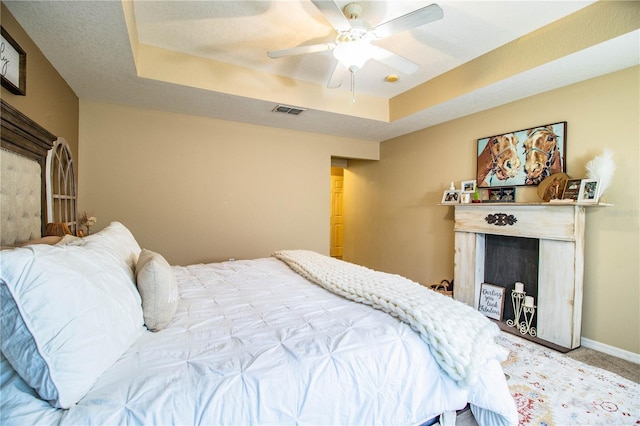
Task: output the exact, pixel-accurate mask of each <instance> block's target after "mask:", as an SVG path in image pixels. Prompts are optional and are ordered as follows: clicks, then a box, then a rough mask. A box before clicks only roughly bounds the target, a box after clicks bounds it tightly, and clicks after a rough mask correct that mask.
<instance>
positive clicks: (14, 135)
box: [0, 99, 57, 245]
mask: <svg viewBox="0 0 640 426" xmlns="http://www.w3.org/2000/svg"><path fill="white" fill-rule="evenodd" d="M0 103H1V106H2V109H1V115H0V122H1V127H0V148H2V150H3V152H2V153H1V154H2V160H0V169H1V173H2V175H1V176H2V179H1V181H0V184H1V185H2V190H1V191H0V194H2V210H3V212H2V217H3V219H6V218H9V220H10V221H11V224H8V223H5V222H4V220H3V223H2V226H1V228H2V231H1V243H2V245H13V244H14V243H16V242H23V241H20V240H26V239H28V238H25V237H20V236H24V235H30V237H31V238H33V237H36V238H37V237H40V236H42V235H44V230H45V226H46V224H47V222H48V221H47V203H46V194H47V191H46V160H47V153H48V151H49V150H50V149H51V147H52V146H53V142H54V141H55V140H56V139H57V137H56V136H55V135H54V134H52V133H51V132H49V131H47V130H46V129H44V128H43V127H42V126H40V125H39V124H38V123H36V122H35V121H33V120H31V119H30V118H29V117H27V116H26V115H24V114H23V113H21V112H20V111H18V110H17V109H15V108H14V107H12V106H11V105H9V104H8V103H7V102H5V101H4V100H2V99H0ZM6 152H9V154H7V153H6ZM16 154H17V155H16ZM16 157H19V158H16ZM25 158H26V159H28V160H25ZM22 160H25V161H35V162H36V163H37V165H38V166H39V168H40V179H39V182H40V183H39V188H37V189H36V188H31V187H29V188H24V187H23V185H22V184H21V183H22V181H23V180H24V178H23V177H19V175H17V174H18V173H20V172H21V171H23V170H22V168H21V167H20V166H18V167H16V166H15V165H16V164H21V163H20V161H22ZM22 164H27V167H29V163H22ZM30 177H33V176H30ZM12 179H13V180H14V181H17V182H19V183H20V184H19V185H17V186H18V188H17V190H18V191H23V192H22V193H17V196H18V198H17V199H13V197H14V196H15V194H16V193H13V194H11V193H8V191H6V187H5V185H6V184H9V181H11V180H12ZM35 179H36V180H37V177H35ZM27 191H29V192H30V191H35V192H38V191H39V192H40V197H39V198H40V206H39V212H37V211H35V212H34V211H21V208H22V207H23V206H22V203H19V202H18V201H19V200H21V199H22V197H27V196H28V192H27ZM8 195H9V197H7V196H8ZM29 210H34V208H33V207H31V208H30V209H29ZM35 210H37V208H36V209H35ZM38 214H39V218H40V220H39V222H40V223H39V225H35V228H39V229H34V225H32V222H33V220H32V219H33V216H34V215H38ZM30 228H31V229H30ZM34 232H37V233H38V234H39V235H35V236H33V235H31V234H33V233H34ZM16 235H17V237H16Z"/></svg>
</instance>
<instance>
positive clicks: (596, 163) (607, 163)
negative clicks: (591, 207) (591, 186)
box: [586, 149, 616, 195]
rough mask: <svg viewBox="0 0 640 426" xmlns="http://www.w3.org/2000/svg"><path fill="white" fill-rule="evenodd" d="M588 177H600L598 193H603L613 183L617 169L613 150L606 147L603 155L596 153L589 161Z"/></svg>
mask: <svg viewBox="0 0 640 426" xmlns="http://www.w3.org/2000/svg"><path fill="white" fill-rule="evenodd" d="M586 167H587V177H588V178H589V179H598V186H599V187H600V188H599V190H598V194H599V195H602V194H603V193H604V191H605V190H606V189H607V188H608V187H609V185H611V180H612V179H613V172H615V170H616V164H615V163H614V162H613V151H611V150H610V149H605V150H604V151H603V152H602V154H601V155H596V156H595V157H594V159H593V160H591V161H589V162H588V163H587V166H586Z"/></svg>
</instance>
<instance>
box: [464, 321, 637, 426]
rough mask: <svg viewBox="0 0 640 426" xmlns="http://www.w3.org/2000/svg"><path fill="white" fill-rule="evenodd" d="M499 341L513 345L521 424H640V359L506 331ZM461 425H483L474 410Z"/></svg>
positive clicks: (510, 364) (512, 376) (508, 368)
mask: <svg viewBox="0 0 640 426" xmlns="http://www.w3.org/2000/svg"><path fill="white" fill-rule="evenodd" d="M499 342H500V344H502V345H504V346H506V347H507V348H508V349H509V350H510V351H511V355H510V356H509V359H508V360H507V361H505V362H504V363H503V368H504V370H505V373H506V374H507V376H508V377H509V379H508V382H507V383H508V384H509V388H510V389H511V393H512V395H513V396H514V400H515V401H516V405H517V406H518V412H519V414H520V424H521V425H541V424H547V425H549V426H551V425H558V424H561V425H584V424H593V425H596V424H598V425H638V424H640V385H638V383H640V380H639V379H640V364H635V363H633V362H629V361H626V360H623V359H620V358H616V357H613V356H611V355H607V354H603V353H601V352H597V351H594V350H592V349H588V348H579V349H576V350H573V351H571V352H569V353H567V354H562V353H560V352H556V351H554V350H551V349H548V348H545V347H542V346H540V345H536V344H535V343H531V342H529V341H526V340H524V339H521V338H519V337H517V336H513V335H510V334H506V333H503V334H502V336H501V339H500V340H499ZM593 367H596V368H593ZM610 373H613V374H610ZM456 426H477V423H476V421H475V419H474V418H473V414H472V413H471V411H470V410H466V411H464V412H461V413H458V416H457V418H456Z"/></svg>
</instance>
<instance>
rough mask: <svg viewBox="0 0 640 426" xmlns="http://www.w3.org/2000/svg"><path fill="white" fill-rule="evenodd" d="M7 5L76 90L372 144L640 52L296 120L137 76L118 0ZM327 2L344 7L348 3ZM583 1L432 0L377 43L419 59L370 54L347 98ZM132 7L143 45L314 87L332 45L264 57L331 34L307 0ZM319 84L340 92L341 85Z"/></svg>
mask: <svg viewBox="0 0 640 426" xmlns="http://www.w3.org/2000/svg"><path fill="white" fill-rule="evenodd" d="M4 3H5V4H6V5H7V7H8V9H9V10H10V12H11V13H12V15H13V16H14V17H15V18H16V19H17V21H18V22H19V23H20V24H21V25H22V27H23V28H24V29H25V31H26V32H27V33H28V34H29V36H30V37H31V38H32V39H33V40H34V42H35V43H36V44H37V45H38V46H39V47H40V49H41V50H42V52H43V53H44V55H45V56H46V57H47V58H48V59H49V61H50V62H51V63H52V64H53V66H54V67H55V68H56V69H57V70H58V72H59V73H60V74H61V75H62V77H63V78H64V79H65V80H66V81H67V83H68V84H69V85H70V86H71V88H72V89H73V90H74V92H75V93H76V94H77V95H78V97H79V98H80V99H86V100H95V101H102V102H110V103H117V104H125V105H132V106H139V107H144V108H152V109H158V110H167V111H174V112H178V113H186V114H194V115H202V116H208V117H215V118H221V119H227V120H234V121H240V122H248V123H255V124H261V125H269V126H275V127H285V128H291V129H297V130H304V131H311V132H318V133H326V134H332V135H337V136H345V137H351V138H357V139H365V140H371V141H382V140H386V139H389V138H392V137H395V136H399V135H402V134H405V133H409V132H412V131H415V130H418V129H421V128H424V127H427V126H429V125H433V124H437V123H440V122H444V121H448V120H451V119H454V118H457V117H461V116H464V115H467V114H470V113H473V112H476V111H479V110H482V109H486V108H489V107H492V106H497V105H501V104H504V103H507V102H511V101H514V100H517V99H521V98H523V97H526V96H530V95H533V94H536V93H540V92H543V91H546V90H551V89H554V88H557V87H561V86H564V85H567V84H571V83H574V82H577V81H581V80H584V79H587V78H591V77H595V76H598V75H602V74H605V73H608V72H612V71H616V70H618V69H622V68H626V67H629V66H632V65H636V64H638V63H639V58H638V56H640V54H639V53H638V43H639V42H638V38H639V37H638V34H639V33H638V32H637V31H636V32H634V33H630V34H627V35H626V36H622V37H618V38H616V39H613V40H611V41H608V42H606V43H603V44H600V45H596V46H594V47H592V48H589V49H587V50H585V51H581V52H577V53H574V54H572V55H569V56H567V57H565V58H560V59H558V60H556V61H554V62H552V63H549V64H546V65H544V66H541V67H538V68H534V69H532V70H529V71H526V72H524V73H522V74H520V75H517V76H515V77H513V78H510V79H508V80H504V81H502V82H499V83H496V84H494V85H491V86H489V87H485V88H483V89H480V90H477V91H475V92H471V93H468V94H466V95H464V96H461V97H459V98H456V99H453V100H451V101H448V102H445V103H441V104H439V105H436V106H434V107H431V108H429V109H426V110H423V111H420V112H418V113H415V114H413V115H410V116H408V117H405V118H402V119H400V120H396V121H393V122H390V123H389V122H384V121H378V120H371V119H364V118H358V117H353V116H349V115H346V114H337V113H330V112H326V111H320V110H314V109H309V110H308V111H305V112H304V113H303V114H301V115H299V116H295V117H294V116H289V115H286V114H276V113H273V112H272V109H273V108H274V106H275V105H276V104H277V103H278V102H279V100H278V99H273V100H272V101H271V100H269V101H267V100H264V99H263V98H259V99H252V98H249V97H246V96H236V95H231V94H228V93H223V92H222V91H211V90H204V89H198V88H194V87H187V86H183V85H178V84H171V83H166V82H161V81H157V80H152V79H147V78H140V77H138V76H137V72H136V66H135V62H134V58H133V54H132V52H131V43H130V40H129V35H128V31H127V26H126V24H125V18H124V13H123V6H122V4H121V2H120V1H116V0H111V1H23V0H21V1H5V2H4ZM336 3H337V4H338V5H339V6H341V7H342V6H344V5H346V4H347V3H349V1H336ZM360 3H361V4H362V6H363V14H362V18H363V19H364V20H366V21H367V22H368V23H369V24H370V25H372V26H375V25H377V24H379V23H381V22H385V21H387V20H389V19H392V18H394V17H397V16H399V15H402V14H404V13H408V12H410V11H413V10H416V9H418V8H420V7H423V6H426V5H428V4H430V3H432V2H431V1H360ZM591 3H593V1H575V0H574V1H495V2H494V1H449V0H445V1H439V2H438V4H439V5H440V6H441V7H442V9H443V11H444V18H443V19H441V20H439V21H436V22H432V23H430V24H427V25H424V26H422V27H419V28H417V29H414V30H409V31H405V32H403V33H399V34H396V35H393V36H391V37H389V38H386V39H383V40H381V41H379V42H377V44H379V45H380V46H382V47H384V48H386V49H387V50H390V51H392V52H394V53H397V54H400V55H402V56H404V57H406V58H408V59H410V60H412V61H414V62H416V63H418V64H420V69H419V70H418V71H417V72H416V73H414V74H413V75H410V76H405V75H402V74H399V73H398V72H397V71H395V70H393V69H392V68H389V67H387V66H386V65H383V64H380V63H378V62H376V61H373V60H372V61H369V62H368V63H367V64H366V65H365V66H364V67H363V68H362V69H361V70H359V71H358V72H357V73H356V77H355V83H356V88H355V91H356V93H355V97H356V102H357V100H358V94H369V95H373V96H378V97H383V98H391V97H393V96H395V95H398V94H401V93H403V92H405V91H407V90H410V89H411V88H414V87H415V86H417V85H419V84H421V83H424V82H426V81H429V80H431V79H433V78H434V77H437V76H438V75H441V74H443V73H445V72H447V71H449V70H451V69H454V68H456V67H458V66H460V65H462V64H464V63H466V62H468V61H470V60H472V59H474V58H476V57H479V56H481V55H483V54H485V53H487V52H489V51H491V50H494V49H496V48H498V47H500V46H502V45H504V44H506V43H508V42H510V41H512V40H514V39H517V38H519V37H521V36H523V35H526V34H527V33H529V32H531V31H534V30H535V29H537V28H540V27H542V26H545V25H547V24H549V23H551V22H553V21H556V20H558V19H561V18H563V17H565V16H567V15H569V14H571V13H573V12H575V11H577V10H579V9H581V8H583V7H585V6H588V5H589V4H591ZM133 5H134V9H133V10H134V13H135V25H136V29H137V37H138V41H139V42H140V43H144V44H148V45H151V46H157V47H161V48H165V49H169V50H175V51H178V52H183V53H187V54H190V55H194V56H198V57H202V58H206V59H212V60H215V61H219V62H225V63H229V64H233V65H235V66H241V67H245V68H251V69H256V70H259V71H261V72H264V73H269V74H276V75H281V76H285V77H290V78H292V79H295V80H300V81H304V82H308V83H313V84H317V85H320V86H322V87H324V86H325V85H326V83H327V80H328V78H329V76H330V74H331V70H332V69H333V66H334V61H335V59H334V58H333V57H332V55H331V53H330V52H320V53H313V54H306V55H298V56H293V57H286V58H279V59H270V58H268V57H267V55H266V52H267V51H268V50H278V49H286V48H290V47H295V46H300V45H305V44H316V43H325V42H331V41H333V40H334V39H335V31H334V30H333V29H332V27H331V26H330V25H329V23H328V22H327V20H326V19H325V17H324V16H323V15H322V14H321V13H320V12H319V11H318V10H317V9H316V7H315V6H314V5H313V3H311V2H310V1H309V0H300V1H184V0H180V1H178V0H174V1H149V0H134V2H133ZM388 74H398V76H399V81H398V82H397V83H388V82H385V81H384V77H385V76H386V75H388ZM211 78H212V79H215V78H217V77H216V76H215V75H212V76H211ZM27 84H28V83H27ZM27 87H28V86H27ZM325 90H349V84H348V81H346V82H345V83H344V84H343V86H342V87H341V88H339V89H325ZM296 106H298V107H302V108H305V107H307V106H305V105H296Z"/></svg>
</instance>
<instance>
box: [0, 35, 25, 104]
mask: <svg viewBox="0 0 640 426" xmlns="http://www.w3.org/2000/svg"><path fill="white" fill-rule="evenodd" d="M1 30H2V40H1V41H0V60H1V62H0V64H1V65H0V74H1V76H2V86H3V87H4V88H6V89H7V90H8V91H10V92H11V93H13V94H15V95H22V96H24V95H25V93H26V87H27V54H26V53H25V51H24V50H22V48H21V47H20V46H19V45H18V43H16V41H15V40H14V39H13V38H12V37H11V36H10V35H9V33H8V32H7V31H5V29H4V27H1Z"/></svg>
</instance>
